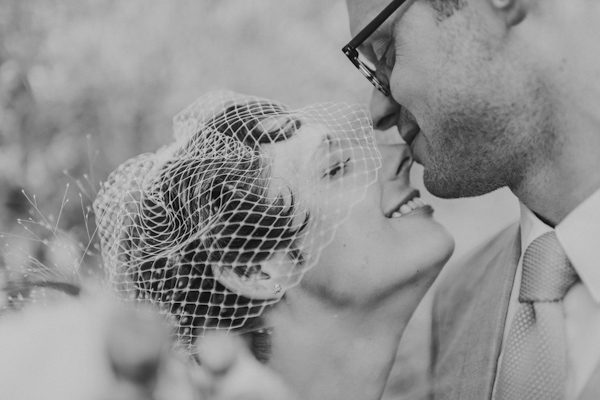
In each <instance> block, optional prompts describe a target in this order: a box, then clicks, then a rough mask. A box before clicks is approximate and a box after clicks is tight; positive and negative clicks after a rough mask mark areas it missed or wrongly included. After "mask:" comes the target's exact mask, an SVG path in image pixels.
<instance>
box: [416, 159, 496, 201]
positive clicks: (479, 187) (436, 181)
mask: <svg viewBox="0 0 600 400" xmlns="http://www.w3.org/2000/svg"><path fill="white" fill-rule="evenodd" d="M424 168H425V169H424V171H423V184H424V185H425V188H426V189H427V191H428V192H429V193H431V194H432V195H434V196H435V197H439V198H441V199H460V198H464V197H476V196H482V195H484V194H488V193H491V192H493V191H495V190H497V189H500V188H501V187H502V186H503V185H501V184H495V183H496V182H490V181H487V180H484V179H477V178H475V177H472V176H469V175H468V174H465V173H459V172H455V173H452V172H451V171H450V170H445V171H444V172H443V173H440V172H439V171H432V168H430V167H428V166H424Z"/></svg>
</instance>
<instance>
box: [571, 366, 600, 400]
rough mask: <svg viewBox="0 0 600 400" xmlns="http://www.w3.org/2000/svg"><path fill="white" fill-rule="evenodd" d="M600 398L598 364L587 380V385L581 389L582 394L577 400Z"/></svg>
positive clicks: (595, 399) (599, 367) (599, 371)
mask: <svg viewBox="0 0 600 400" xmlns="http://www.w3.org/2000/svg"><path fill="white" fill-rule="evenodd" d="M598 397H600V364H598V365H597V366H596V370H595V371H594V373H593V374H592V376H591V377H590V379H589V380H588V383H587V385H586V386H585V387H584V388H583V392H581V395H579V397H578V398H577V400H598Z"/></svg>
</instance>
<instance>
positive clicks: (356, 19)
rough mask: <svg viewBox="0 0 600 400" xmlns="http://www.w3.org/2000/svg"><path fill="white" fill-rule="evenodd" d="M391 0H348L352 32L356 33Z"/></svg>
mask: <svg viewBox="0 0 600 400" xmlns="http://www.w3.org/2000/svg"><path fill="white" fill-rule="evenodd" d="M390 1H391V0H346V4H347V6H348V16H349V18H350V32H351V34H352V36H354V35H356V34H357V33H358V32H360V30H361V29H362V28H364V27H365V26H366V25H367V24H368V23H369V22H370V21H371V20H372V19H373V18H375V16H376V15H377V14H379V13H380V12H381V10H383V9H384V8H385V6H387V5H388V3H389V2H390Z"/></svg>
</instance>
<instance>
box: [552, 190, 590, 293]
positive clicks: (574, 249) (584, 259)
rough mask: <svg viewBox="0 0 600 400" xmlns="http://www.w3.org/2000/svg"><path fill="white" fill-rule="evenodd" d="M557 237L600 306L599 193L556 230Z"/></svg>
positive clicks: (581, 205) (566, 218) (577, 208)
mask: <svg viewBox="0 0 600 400" xmlns="http://www.w3.org/2000/svg"><path fill="white" fill-rule="evenodd" d="M556 237H557V238H558V241H559V242H560V244H561V245H562V246H563V248H564V250H565V253H567V257H569V260H570V261H571V264H573V267H574V268H575V270H576V271H577V274H578V275H579V278H581V281H582V282H583V284H584V285H585V286H586V288H587V289H588V290H589V291H590V294H591V295H592V298H593V299H594V301H595V302H596V303H600V190H597V191H596V192H595V193H594V194H592V195H591V196H590V197H588V198H587V199H586V200H584V201H583V202H582V203H581V204H580V205H578V206H577V207H576V208H575V209H574V210H573V211H571V212H570V213H569V214H568V215H567V216H566V217H565V219H563V220H562V221H561V222H560V223H559V224H558V225H557V226H556Z"/></svg>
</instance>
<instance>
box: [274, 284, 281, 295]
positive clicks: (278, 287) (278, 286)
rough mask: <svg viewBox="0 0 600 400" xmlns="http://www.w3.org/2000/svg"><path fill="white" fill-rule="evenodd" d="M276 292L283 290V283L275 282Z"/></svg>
mask: <svg viewBox="0 0 600 400" xmlns="http://www.w3.org/2000/svg"><path fill="white" fill-rule="evenodd" d="M273 292H274V293H275V294H277V293H279V292H281V285H280V284H279V283H276V284H275V290H273Z"/></svg>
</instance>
